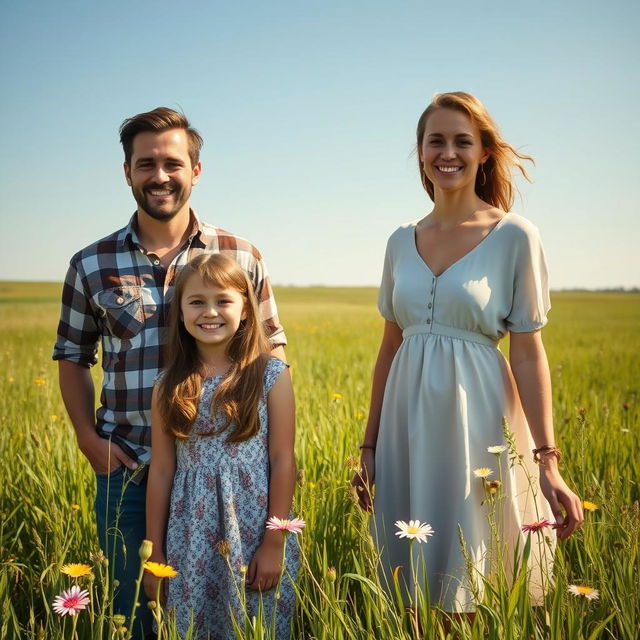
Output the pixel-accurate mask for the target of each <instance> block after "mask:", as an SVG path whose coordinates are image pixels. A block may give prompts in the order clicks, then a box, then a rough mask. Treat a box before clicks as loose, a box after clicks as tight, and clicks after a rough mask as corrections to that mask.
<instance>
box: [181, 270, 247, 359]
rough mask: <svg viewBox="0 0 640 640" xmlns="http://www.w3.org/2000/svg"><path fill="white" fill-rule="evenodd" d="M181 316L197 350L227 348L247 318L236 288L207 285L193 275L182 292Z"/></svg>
mask: <svg viewBox="0 0 640 640" xmlns="http://www.w3.org/2000/svg"><path fill="white" fill-rule="evenodd" d="M180 317H181V319H182V321H183V323H184V327H185V329H186V330H187V331H188V332H189V333H190V334H191V335H192V336H193V337H194V338H195V340H196V342H197V343H198V346H199V347H201V348H202V347H204V348H206V347H214V348H216V349H218V348H224V349H226V347H227V345H228V344H229V342H230V341H231V338H233V336H234V335H235V334H236V332H237V331H238V327H239V326H240V322H241V321H242V320H244V319H245V318H246V312H245V310H244V298H243V297H242V294H241V293H240V292H239V291H238V290H237V289H233V288H231V289H225V288H221V287H218V286H214V285H211V284H206V283H205V282H204V281H203V280H202V278H201V277H200V276H199V275H198V274H197V273H194V274H192V275H191V276H189V278H188V279H187V281H186V283H185V286H184V290H183V292H182V299H181V300H180Z"/></svg>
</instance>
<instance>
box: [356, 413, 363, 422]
mask: <svg viewBox="0 0 640 640" xmlns="http://www.w3.org/2000/svg"><path fill="white" fill-rule="evenodd" d="M363 419H364V413H363V412H362V411H358V413H356V420H363Z"/></svg>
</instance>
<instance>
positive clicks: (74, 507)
mask: <svg viewBox="0 0 640 640" xmlns="http://www.w3.org/2000/svg"><path fill="white" fill-rule="evenodd" d="M71 511H80V505H79V504H72V505H71Z"/></svg>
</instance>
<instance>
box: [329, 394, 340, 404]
mask: <svg viewBox="0 0 640 640" xmlns="http://www.w3.org/2000/svg"><path fill="white" fill-rule="evenodd" d="M331 397H332V398H333V401H334V402H340V400H342V394H341V393H334V394H333V395H332V396H331Z"/></svg>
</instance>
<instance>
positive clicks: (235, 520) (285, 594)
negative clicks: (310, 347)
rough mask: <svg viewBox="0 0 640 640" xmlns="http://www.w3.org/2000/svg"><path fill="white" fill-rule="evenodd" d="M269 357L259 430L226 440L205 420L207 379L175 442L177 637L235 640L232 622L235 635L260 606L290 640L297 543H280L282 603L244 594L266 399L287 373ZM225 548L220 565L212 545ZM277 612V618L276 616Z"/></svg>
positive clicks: (262, 493) (258, 519) (255, 539)
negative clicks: (184, 433)
mask: <svg viewBox="0 0 640 640" xmlns="http://www.w3.org/2000/svg"><path fill="white" fill-rule="evenodd" d="M286 366H287V365H285V364H284V363H283V362H282V361H281V360H278V359H277V358H270V359H269V361H268V363H267V366H266V369H265V374H264V396H263V398H262V400H261V401H260V404H259V407H258V411H259V414H260V430H259V431H258V433H257V434H256V435H255V436H254V437H252V438H249V439H248V440H244V441H243V442H238V443H232V442H228V441H227V436H228V433H229V432H228V431H225V432H223V433H221V434H220V435H214V436H207V437H203V436H202V434H207V433H211V432H212V431H215V430H216V429H219V428H220V426H221V425H222V424H224V420H223V419H222V417H221V416H216V417H215V418H212V417H211V399H212V397H213V394H214V392H215V389H216V387H217V386H218V384H220V381H221V380H222V376H213V377H210V378H205V379H204V380H203V383H202V395H201V397H200V403H199V405H198V416H197V417H196V420H195V423H194V425H193V430H192V433H191V435H190V437H189V438H187V439H181V440H178V439H177V440H176V473H175V477H174V480H173V488H172V491H171V506H170V512H169V521H168V528H167V562H168V563H169V564H170V565H171V566H173V567H174V568H176V569H177V570H178V572H179V573H178V576H176V577H175V578H172V579H171V580H169V590H168V597H167V608H168V609H173V610H174V611H175V619H176V625H177V628H178V631H179V632H180V635H181V637H184V635H185V632H186V631H187V628H188V627H189V623H190V621H191V620H192V619H193V622H194V626H195V629H196V633H195V634H194V635H193V638H197V639H198V640H205V639H210V640H235V638H236V635H235V633H234V630H233V623H232V619H235V620H236V622H237V623H238V625H239V627H240V628H241V629H244V625H245V609H246V612H247V613H248V615H249V617H250V618H251V617H253V616H257V615H258V613H259V609H260V600H261V599H262V607H263V611H264V620H265V622H266V625H267V627H268V626H270V625H271V624H272V621H275V630H276V633H275V638H276V640H288V638H290V628H291V619H292V616H293V613H294V609H295V593H294V588H293V583H292V580H295V579H296V576H297V573H298V565H299V558H300V551H299V548H298V545H297V542H296V539H295V536H293V535H289V536H288V538H287V542H286V573H285V576H284V578H283V580H282V585H281V589H280V597H279V599H278V602H277V603H275V589H271V590H270V591H266V592H265V593H263V594H262V595H260V593H259V592H258V591H249V590H245V588H244V579H245V576H244V573H243V570H244V569H243V568H246V567H247V565H248V564H249V562H250V561H251V558H252V557H253V554H254V553H255V551H256V549H257V548H258V546H259V545H260V543H261V542H262V538H263V536H264V532H265V524H266V520H267V517H268V514H267V508H268V500H269V455H268V437H269V422H268V414H267V403H266V398H267V396H268V394H269V390H270V389H271V387H272V386H273V384H274V383H275V381H276V379H277V378H278V376H279V375H280V374H281V373H282V371H283V370H284V369H285V368H286ZM222 541H225V542H227V543H228V545H229V556H228V558H227V559H225V558H224V557H223V556H222V555H221V554H220V552H219V549H218V544H219V543H220V542H222ZM274 609H275V611H274Z"/></svg>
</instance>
